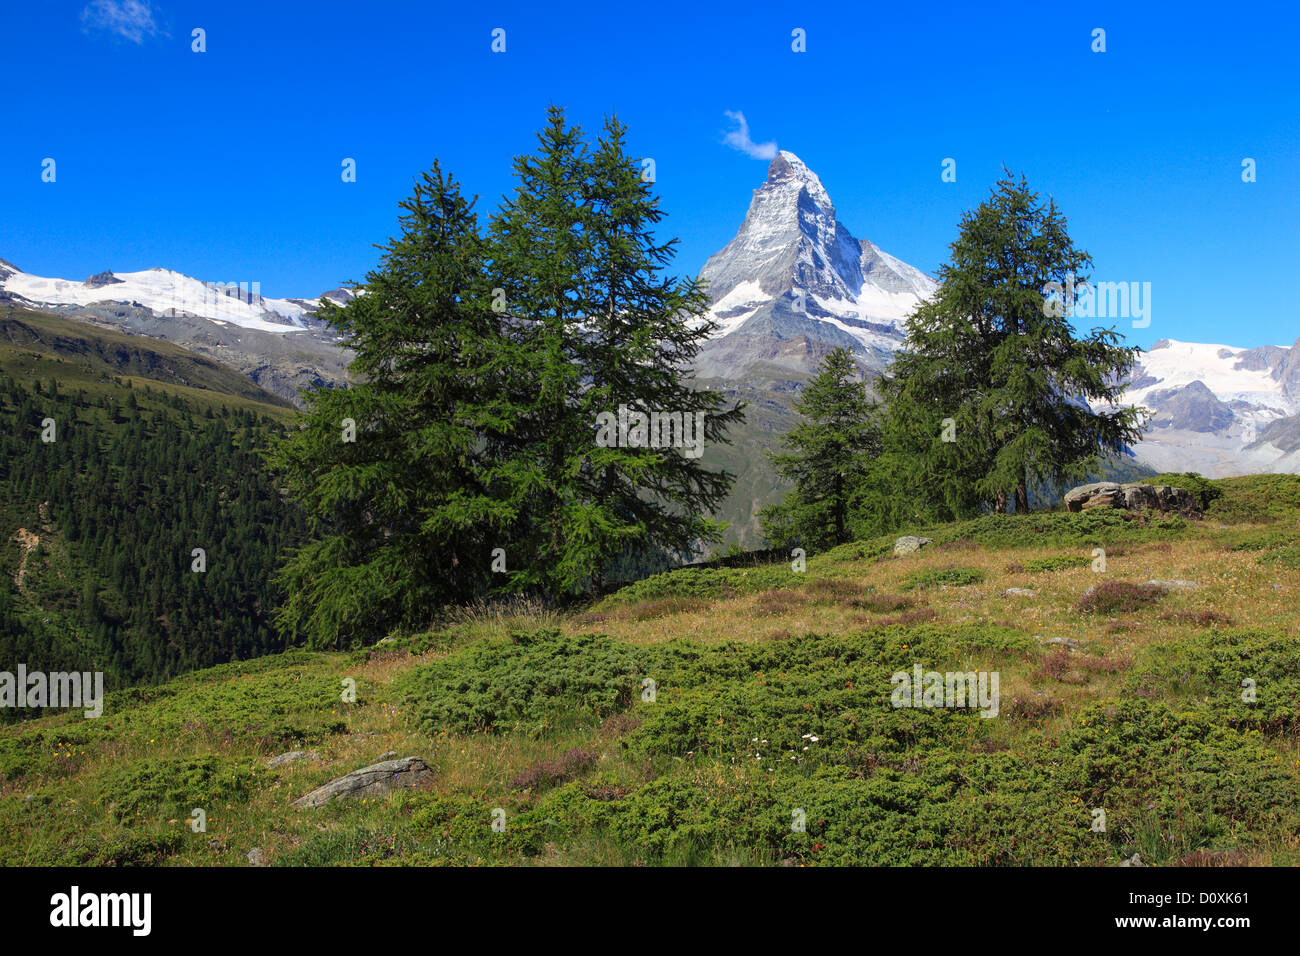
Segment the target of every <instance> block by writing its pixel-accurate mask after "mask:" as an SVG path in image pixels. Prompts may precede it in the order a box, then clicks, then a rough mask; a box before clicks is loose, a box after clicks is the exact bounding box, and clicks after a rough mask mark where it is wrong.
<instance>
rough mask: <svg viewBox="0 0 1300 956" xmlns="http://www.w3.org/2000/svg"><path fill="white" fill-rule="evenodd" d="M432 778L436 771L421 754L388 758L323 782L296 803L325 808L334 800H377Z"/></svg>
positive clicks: (313, 807) (301, 806)
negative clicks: (394, 758) (399, 758)
mask: <svg viewBox="0 0 1300 956" xmlns="http://www.w3.org/2000/svg"><path fill="white" fill-rule="evenodd" d="M432 779H433V771H432V770H430V769H429V765H428V764H426V763H425V762H424V761H423V760H421V759H420V758H419V757H403V758H402V759H401V760H385V761H382V762H380V763H377V764H372V765H371V766H369V767H362V768H361V769H360V770H353V771H352V772H351V773H349V774H344V775H343V776H342V777H338V778H336V779H334V780H331V781H330V782H329V783H326V784H322V785H321V786H319V787H317V788H316V789H315V790H313V791H312V792H311V793H309V794H306V795H305V796H302V797H299V798H298V799H297V800H295V801H294V802H293V806H294V808H295V809H298V810H311V809H315V808H316V807H323V806H324V805H325V804H327V803H329V802H330V801H331V800H355V799H358V798H361V797H364V798H366V799H374V798H378V797H384V796H387V795H388V794H390V793H392V792H393V791H394V790H399V789H401V788H403V787H415V786H419V785H420V784H421V783H423V782H425V781H426V780H432Z"/></svg>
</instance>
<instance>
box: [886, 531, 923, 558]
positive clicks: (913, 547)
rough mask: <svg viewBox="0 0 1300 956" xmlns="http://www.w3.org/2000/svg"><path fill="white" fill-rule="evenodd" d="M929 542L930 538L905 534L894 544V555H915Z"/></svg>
mask: <svg viewBox="0 0 1300 956" xmlns="http://www.w3.org/2000/svg"><path fill="white" fill-rule="evenodd" d="M930 541H931V539H930V538H918V537H917V536H916V535H914V534H905V535H903V537H901V538H899V539H898V540H897V541H895V542H894V554H915V553H916V552H917V551H920V550H921V549H922V548H924V547H925V546H926V545H927V544H929V543H930Z"/></svg>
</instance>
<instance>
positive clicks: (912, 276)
mask: <svg viewBox="0 0 1300 956" xmlns="http://www.w3.org/2000/svg"><path fill="white" fill-rule="evenodd" d="M701 278H702V279H703V280H704V281H705V282H707V283H708V289H709V293H710V295H711V296H712V300H713V303H712V307H711V309H710V317H711V318H712V319H713V320H714V321H715V322H716V323H717V326H718V330H717V332H716V334H715V337H714V340H713V341H712V342H710V343H709V345H706V346H705V348H704V349H703V350H702V352H701V355H700V358H699V360H698V361H697V363H696V367H697V369H698V370H699V371H700V372H701V373H702V374H706V375H717V376H722V377H736V376H738V375H741V374H742V373H743V371H744V369H745V368H746V366H747V364H752V363H753V362H762V363H764V364H768V365H773V364H774V365H777V366H783V367H786V368H789V369H790V370H791V371H793V372H800V373H802V372H807V371H809V370H811V368H812V367H813V366H815V365H816V364H817V362H818V361H820V358H821V356H822V355H823V354H825V353H826V352H827V351H829V350H830V349H831V348H834V347H836V346H838V345H844V346H848V347H850V348H853V349H854V350H855V351H857V352H859V353H861V354H862V356H863V361H864V363H865V364H867V365H869V366H871V367H875V368H880V367H882V366H883V364H884V361H885V359H886V358H887V356H888V354H889V353H891V352H892V351H893V349H895V348H896V347H897V346H898V344H899V343H900V342H901V341H902V339H903V335H904V322H905V320H906V318H907V316H908V315H910V314H911V312H912V310H913V309H915V308H916V306H917V305H919V304H920V302H921V301H922V300H923V299H925V298H927V297H928V296H930V295H931V294H932V293H933V292H934V290H935V288H936V286H935V282H934V280H932V279H931V278H930V277H929V276H927V275H925V274H924V273H923V272H921V271H920V270H919V269H916V268H913V267H912V266H909V265H907V264H906V263H904V262H902V261H900V260H898V259H896V258H894V257H893V256H891V255H889V254H887V253H885V252H883V251H881V250H880V249H879V248H877V247H876V246H875V245H874V244H872V243H871V242H869V241H867V240H860V239H856V238H854V236H853V234H852V233H850V232H849V230H848V228H847V227H845V226H844V224H843V223H841V222H840V221H839V219H838V217H837V216H836V213H835V206H834V204H833V203H832V201H831V197H830V194H829V193H828V192H827V190H826V188H825V186H823V185H822V181H821V179H820V178H819V177H818V176H817V174H816V173H815V172H813V170H812V169H811V168H810V167H809V166H808V165H807V164H806V163H805V162H804V161H803V160H801V159H800V158H799V157H798V156H796V155H795V154H794V153H792V152H790V151H788V150H782V151H780V152H779V153H777V155H776V156H775V157H773V159H772V161H771V163H770V165H769V166H768V170H767V179H766V181H764V183H763V184H762V185H761V186H759V187H758V188H757V189H755V190H754V194H753V198H752V199H751V200H750V204H749V210H748V212H747V213H746V215H745V221H744V222H743V223H742V224H741V226H740V229H739V230H738V231H737V233H736V235H735V237H734V238H733V239H732V240H731V242H729V243H727V245H726V246H725V247H724V248H723V249H722V250H720V251H719V252H717V253H715V254H714V255H713V256H711V257H710V258H709V261H708V262H707V263H706V264H705V266H704V269H703V271H702V272H701ZM795 340H799V341H802V342H803V343H804V345H805V346H806V348H804V349H803V350H800V349H799V348H797V347H792V346H791V343H792V341H795ZM777 343H780V344H779V346H778V345H777Z"/></svg>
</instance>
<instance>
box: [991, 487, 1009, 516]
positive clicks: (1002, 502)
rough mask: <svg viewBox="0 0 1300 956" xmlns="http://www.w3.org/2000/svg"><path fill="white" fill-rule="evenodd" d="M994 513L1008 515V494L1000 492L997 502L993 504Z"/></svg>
mask: <svg viewBox="0 0 1300 956" xmlns="http://www.w3.org/2000/svg"><path fill="white" fill-rule="evenodd" d="M993 513H994V514H998V515H1004V514H1006V513H1007V493H1006V492H1005V491H999V492H998V497H997V500H996V501H994V502H993Z"/></svg>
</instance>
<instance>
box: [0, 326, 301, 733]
mask: <svg viewBox="0 0 1300 956" xmlns="http://www.w3.org/2000/svg"><path fill="white" fill-rule="evenodd" d="M7 318H8V319H10V321H8V322H6V324H5V326H4V327H5V329H6V330H8V331H13V330H14V329H15V328H18V327H20V326H21V327H22V328H24V329H28V330H35V332H37V333H39V334H28V335H26V336H24V337H23V338H22V339H21V340H20V341H16V340H15V338H14V336H12V335H7V336H6V339H7V341H4V342H0V660H3V661H6V662H10V663H11V664H12V663H13V662H18V661H21V662H24V663H25V664H26V665H27V666H28V667H29V668H32V669H36V668H42V669H45V670H70V669H77V670H103V671H104V672H105V675H106V684H107V685H108V686H120V685H123V684H127V683H136V682H141V681H151V680H156V679H161V678H165V677H167V676H169V675H172V674H175V673H178V672H181V671H185V670H190V669H193V668H197V667H206V666H210V665H212V664H216V663H221V662H223V661H227V660H232V659H243V658H247V657H250V656H254V655H258V654H264V653H266V652H268V651H269V650H272V649H275V648H277V647H279V646H281V645H280V642H279V641H278V640H277V639H276V637H275V634H274V631H273V629H272V628H271V627H270V625H269V616H270V613H271V611H272V610H273V607H274V604H275V601H276V600H277V597H276V595H275V594H274V592H273V590H272V585H271V583H270V575H271V572H272V571H273V569H274V568H275V566H276V565H277V564H278V562H279V561H280V558H281V555H282V553H283V551H284V549H285V548H287V547H289V546H291V545H292V544H294V543H296V542H297V541H298V540H299V539H300V538H301V536H302V534H303V529H304V518H303V516H302V515H301V513H300V512H299V511H298V510H297V509H296V508H294V507H293V506H291V505H289V504H286V503H285V502H283V501H282V500H281V498H280V497H279V495H277V494H276V493H275V492H274V490H273V488H272V485H271V482H270V480H269V479H268V478H267V477H266V475H265V472H264V470H263V469H262V468H261V466H260V457H259V455H258V448H259V446H261V445H262V444H263V443H264V441H265V440H266V438H267V437H268V435H269V434H270V433H271V432H273V431H276V430H279V429H281V428H282V427H283V425H282V424H281V422H280V421H279V420H278V419H280V418H282V417H283V415H284V414H285V413H286V412H287V409H285V408H283V407H282V406H280V405H279V404H278V400H276V399H274V398H273V397H272V396H269V395H266V394H265V393H259V392H258V391H257V390H256V389H255V388H251V387H249V385H248V383H247V381H246V380H244V379H243V378H242V377H241V376H238V375H237V374H235V373H233V372H227V370H224V369H221V368H220V367H219V366H215V365H213V363H209V362H206V360H203V359H200V358H198V357H196V356H189V355H188V353H185V352H184V350H181V349H178V348H176V347H174V346H170V345H167V344H166V343H157V342H152V341H150V340H147V339H138V340H137V339H133V338H132V339H131V340H130V341H129V342H127V343H126V344H123V343H112V342H108V343H106V342H105V341H104V333H102V332H101V331H100V330H97V329H93V328H90V327H87V326H82V325H79V324H77V323H72V322H62V320H57V319H51V318H50V317H48V316H43V317H36V318H37V319H38V320H39V321H30V322H29V321H26V320H27V319H30V318H31V317H30V316H24V317H23V321H21V322H19V321H17V320H14V319H13V316H9V317H7ZM109 335H110V336H111V337H113V338H121V339H128V338H129V337H126V336H113V335H112V334H111V333H110V334H109ZM115 363H124V364H123V365H121V366H119V365H117V364H115ZM119 367H125V368H128V369H129V370H130V371H131V372H133V373H135V374H136V375H143V376H145V377H123V376H118V375H116V374H114V372H115V371H116V369H117V368H119ZM178 378H179V379H181V380H182V381H186V382H194V383H195V384H196V385H198V386H200V387H190V386H189V385H184V384H178V382H177V379H178ZM232 382H233V383H236V384H237V394H230V393H227V392H224V391H219V390H218V389H219V388H222V387H226V386H228V385H229V383H232ZM258 397H261V398H264V399H265V403H263V402H260V401H255V400H254V399H255V398H258ZM51 438H52V439H53V440H49V439H51ZM197 548H201V549H203V557H204V561H205V569H204V570H202V571H197V570H194V567H195V566H196V565H195V555H194V550H195V549H197ZM5 713H6V715H8V716H11V715H13V713H14V712H13V711H6V712H5Z"/></svg>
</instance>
